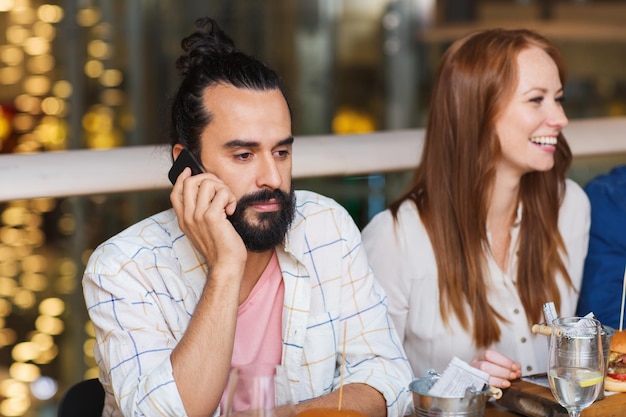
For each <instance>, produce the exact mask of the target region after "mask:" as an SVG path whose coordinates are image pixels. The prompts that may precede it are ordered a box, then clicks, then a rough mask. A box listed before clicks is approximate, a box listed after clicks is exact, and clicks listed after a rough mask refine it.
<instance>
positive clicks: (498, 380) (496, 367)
mask: <svg viewBox="0 0 626 417" xmlns="http://www.w3.org/2000/svg"><path fill="white" fill-rule="evenodd" d="M470 365H472V366H473V367H475V368H478V369H480V370H481V371H484V372H487V373H488V374H489V375H490V377H489V385H491V386H492V387H498V388H508V387H510V386H511V380H514V379H518V378H520V377H521V376H522V371H521V366H520V364H519V363H517V362H515V361H514V360H513V359H510V358H508V357H506V356H504V355H503V354H501V353H498V352H496V351H495V350H492V349H487V350H484V351H482V352H480V353H478V354H477V355H476V356H475V357H474V359H472V362H471V363H470Z"/></svg>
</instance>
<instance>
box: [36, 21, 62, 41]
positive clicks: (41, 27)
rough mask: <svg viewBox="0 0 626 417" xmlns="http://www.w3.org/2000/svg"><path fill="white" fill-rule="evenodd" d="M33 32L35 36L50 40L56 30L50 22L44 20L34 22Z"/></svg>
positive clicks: (54, 35)
mask: <svg viewBox="0 0 626 417" xmlns="http://www.w3.org/2000/svg"><path fill="white" fill-rule="evenodd" d="M33 33H34V34H35V36H39V37H40V38H44V39H47V40H49V41H51V40H53V39H54V38H55V37H56V34H57V30H56V28H55V27H54V26H52V25H51V24H50V23H48V22H45V21H39V22H35V24H34V25H33Z"/></svg>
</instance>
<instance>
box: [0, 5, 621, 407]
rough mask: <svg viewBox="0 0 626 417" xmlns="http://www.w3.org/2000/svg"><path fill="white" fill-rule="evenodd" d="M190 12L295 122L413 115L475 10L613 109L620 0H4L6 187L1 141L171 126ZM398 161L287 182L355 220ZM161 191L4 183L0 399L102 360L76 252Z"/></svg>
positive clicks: (96, 136)
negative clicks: (529, 37) (225, 37)
mask: <svg viewBox="0 0 626 417" xmlns="http://www.w3.org/2000/svg"><path fill="white" fill-rule="evenodd" d="M200 16H211V17H214V18H215V19H216V20H217V21H218V22H219V23H220V25H221V26H222V27H223V28H224V29H225V30H226V32H227V33H229V34H231V35H232V37H233V39H234V41H235V43H236V45H237V46H238V47H239V48H240V49H242V50H243V51H245V52H248V53H250V54H252V55H254V56H256V57H258V58H260V59H262V60H263V61H265V62H267V63H268V64H270V65H271V66H273V67H274V68H276V69H277V70H278V72H279V73H280V74H281V75H282V77H283V80H284V83H285V85H286V90H287V94H288V96H289V98H290V100H291V103H292V106H293V109H294V120H293V133H294V136H296V137H297V138H298V140H303V141H305V140H306V137H307V136H309V135H329V136H331V137H332V138H333V140H336V141H340V140H341V135H346V134H368V133H372V132H379V131H390V132H391V131H395V130H398V131H400V130H405V129H419V128H423V127H424V123H425V120H426V116H427V114H428V107H429V94H430V89H431V84H432V79H433V76H434V73H435V69H436V66H437V63H438V60H439V58H440V57H441V55H442V53H443V51H444V50H445V48H446V47H447V46H448V45H449V44H450V43H451V42H452V41H453V40H455V39H457V38H458V37H460V36H462V35H463V34H465V33H467V32H469V31H472V30H475V29H478V28H483V27H528V28H532V29H535V30H537V31H539V32H540V33H543V34H544V35H546V36H547V37H549V38H550V39H552V40H553V41H554V42H555V43H557V45H558V46H559V47H560V48H561V50H562V52H563V54H564V56H565V59H566V62H567V65H568V70H569V77H568V83H567V86H566V89H565V96H566V101H565V104H564V106H565V110H566V113H567V115H568V117H569V118H570V120H579V119H594V118H614V117H615V118H617V117H624V116H626V25H624V22H626V1H624V0H440V1H437V0H266V1H258V0H210V1H197V0H176V1H174V0H152V1H138V0H132V1H126V0H58V1H50V2H47V1H43V0H0V175H3V177H2V187H12V185H11V181H12V179H11V178H8V177H6V176H5V175H4V174H1V173H2V163H3V162H2V161H3V160H2V155H4V154H20V153H24V154H30V153H46V152H56V151H66V150H77V149H89V150H104V149H112V148H122V147H132V146H143V145H160V144H165V143H167V140H168V138H167V132H166V126H165V124H164V122H163V121H164V120H165V119H166V117H165V113H166V111H167V105H168V100H169V98H170V95H171V94H172V92H173V91H174V89H175V88H176V86H177V83H178V80H179V78H178V74H177V73H176V70H175V66H174V61H175V59H176V57H177V56H178V55H179V54H180V53H181V49H180V40H181V38H182V37H183V36H185V35H186V34H188V33H190V31H191V30H192V29H193V22H194V20H195V19H196V18H198V17H200ZM588 139H589V141H591V142H593V141H596V140H600V139H601V138H594V137H589V138H588ZM328 151H329V152H332V145H331V146H330V147H329V150H328ZM398 152H401V150H399V151H398ZM321 163H323V162H321ZM624 163H626V153H623V152H616V153H612V154H610V155H602V156H601V157H598V156H592V157H575V159H574V163H573V166H572V168H571V171H570V177H571V178H573V179H574V180H576V181H577V182H579V183H580V184H581V185H584V184H585V183H586V182H588V181H589V180H590V179H592V178H593V177H595V176H596V175H599V174H601V173H605V172H608V171H610V169H611V168H612V167H614V166H617V165H620V164H624ZM84 175H89V173H88V172H85V173H84ZM409 177H410V172H408V171H406V170H400V171H398V172H385V173H376V172H372V173H369V174H367V175H357V176H327V177H311V178H298V179H296V180H295V181H294V185H295V187H296V188H307V189H312V190H315V191H319V192H321V193H323V194H326V195H329V196H331V197H333V198H335V199H336V200H337V201H338V202H340V203H341V204H342V205H344V206H345V207H346V208H347V209H348V211H349V212H350V214H351V215H352V216H353V218H354V220H355V222H356V223H357V225H359V226H360V227H362V226H364V225H365V224H366V223H367V221H368V220H369V219H371V217H372V216H373V215H374V214H376V213H377V212H379V211H381V210H382V209H383V208H384V207H385V206H386V204H388V203H389V202H390V200H391V199H393V198H394V197H395V196H397V195H398V193H399V192H400V191H401V190H402V187H403V186H404V185H405V184H406V181H407V180H408V178H409ZM40 180H41V179H39V178H34V179H33V181H40ZM71 187H72V184H67V188H68V189H71ZM68 195H71V193H68ZM169 205H170V203H169V197H168V190H167V189H162V190H145V191H138V192H133V193H107V194H98V195H88V196H69V197H47V196H39V197H37V198H32V199H20V200H10V201H2V200H0V415H2V416H7V417H17V416H27V417H44V416H54V415H56V408H57V405H58V402H59V399H60V398H61V396H62V395H63V393H64V392H65V390H67V388H68V387H69V386H71V385H73V384H74V383H76V382H78V381H80V380H83V379H88V378H94V377H96V376H97V372H98V368H97V365H96V363H95V361H94V358H93V344H94V343H95V339H94V332H93V328H92V327H91V325H90V322H89V319H88V316H87V313H86V311H85V307H84V300H83V296H82V288H81V277H82V270H83V268H84V266H85V262H86V259H87V258H88V257H89V254H90V252H91V250H93V248H95V247H96V246H97V245H98V244H99V243H101V242H102V241H104V240H105V239H107V238H108V237H110V236H112V235H113V234H115V233H117V232H119V231H121V230H122V229H124V228H125V227H127V226H128V225H130V224H133V223H135V222H136V221H138V220H140V219H142V218H144V217H146V216H147V215H150V214H152V213H155V212H157V211H160V210H163V209H165V208H168V207H169Z"/></svg>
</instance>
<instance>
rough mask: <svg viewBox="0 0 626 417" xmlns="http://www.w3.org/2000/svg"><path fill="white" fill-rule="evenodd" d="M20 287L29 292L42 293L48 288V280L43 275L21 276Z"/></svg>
mask: <svg viewBox="0 0 626 417" xmlns="http://www.w3.org/2000/svg"><path fill="white" fill-rule="evenodd" d="M20 285H21V286H22V287H24V288H25V289H27V290H31V291H35V292H41V291H43V290H45V289H46V288H48V280H47V278H46V276H45V275H43V274H35V273H27V274H22V275H20Z"/></svg>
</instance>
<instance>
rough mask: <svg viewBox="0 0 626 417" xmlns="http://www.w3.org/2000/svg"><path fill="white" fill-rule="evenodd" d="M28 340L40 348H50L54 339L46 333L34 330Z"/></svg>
mask: <svg viewBox="0 0 626 417" xmlns="http://www.w3.org/2000/svg"><path fill="white" fill-rule="evenodd" d="M30 341H31V342H33V343H36V344H37V345H38V346H39V349H41V350H46V349H50V348H52V346H54V339H53V338H52V336H50V335H49V334H46V333H39V332H36V333H35V334H33V336H32V337H31V338H30Z"/></svg>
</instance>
